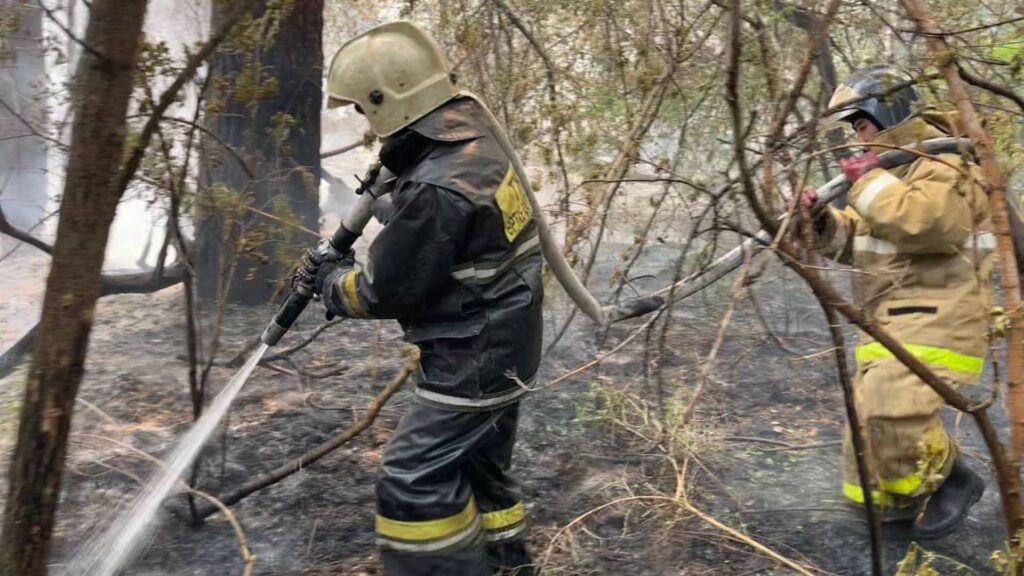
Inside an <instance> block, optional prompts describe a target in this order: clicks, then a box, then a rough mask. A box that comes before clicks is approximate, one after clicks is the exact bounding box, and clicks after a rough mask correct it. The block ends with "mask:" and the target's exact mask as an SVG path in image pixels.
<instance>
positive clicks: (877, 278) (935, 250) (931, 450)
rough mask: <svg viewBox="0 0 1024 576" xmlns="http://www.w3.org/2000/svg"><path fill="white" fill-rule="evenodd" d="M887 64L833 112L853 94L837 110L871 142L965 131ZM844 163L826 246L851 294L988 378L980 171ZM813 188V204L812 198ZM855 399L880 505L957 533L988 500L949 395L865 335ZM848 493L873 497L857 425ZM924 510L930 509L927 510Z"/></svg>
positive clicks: (822, 228) (934, 360)
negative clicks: (961, 443) (955, 432)
mask: <svg viewBox="0 0 1024 576" xmlns="http://www.w3.org/2000/svg"><path fill="white" fill-rule="evenodd" d="M903 81H904V77H902V76H901V75H900V74H899V73H898V72H897V71H896V70H894V69H893V68H892V67H890V66H885V65H879V66H872V67H869V68H865V69H861V70H858V71H856V72H855V73H854V74H852V75H851V77H850V78H849V79H848V80H846V81H845V82H844V83H843V84H842V85H841V86H840V87H839V88H838V89H837V90H836V92H835V94H834V95H833V97H832V101H831V102H830V103H829V108H837V107H840V106H842V105H843V104H845V103H847V102H850V105H849V106H848V107H846V108H844V109H842V110H841V111H840V112H839V113H837V116H838V117H840V118H842V119H843V120H845V121H848V122H849V123H850V124H851V125H852V127H853V129H854V130H855V131H856V132H857V136H858V140H859V141H860V142H863V143H872V144H882V145H888V146H912V145H914V144H915V143H917V142H920V141H922V140H927V139H931V138H939V137H945V136H950V135H952V134H953V133H954V132H956V130H955V127H954V122H955V117H954V116H953V115H949V114H941V113H938V112H935V111H929V110H928V109H925V110H923V111H920V112H917V113H915V112H914V109H913V106H912V103H913V102H915V101H917V100H918V98H917V94H916V92H915V91H914V89H913V88H912V87H910V86H908V87H906V88H903V89H901V90H897V91H896V92H894V93H892V94H888V95H886V96H885V97H880V98H866V99H865V98H864V96H866V95H868V94H880V93H885V92H892V89H891V88H890V87H891V86H894V85H895V84H896V83H898V82H903ZM868 149H869V151H868V152H867V153H865V154H863V155H861V156H860V157H857V158H853V159H847V160H844V161H841V166H842V169H843V172H844V174H845V175H846V177H847V180H849V181H850V182H851V183H852V187H851V189H850V191H849V194H848V196H847V201H848V206H847V207H846V209H845V210H842V211H840V210H836V209H834V208H830V209H829V210H828V211H826V212H824V213H823V214H822V215H821V216H819V217H818V220H817V228H818V230H819V233H820V234H819V237H820V241H821V245H820V247H821V253H822V254H823V255H824V256H827V257H829V258H833V259H835V260H837V261H839V262H842V263H845V264H850V265H852V266H853V268H854V269H855V272H854V273H853V274H852V285H853V293H854V294H853V295H854V300H855V302H856V303H857V304H858V305H859V306H861V307H862V308H863V309H864V311H865V313H866V314H867V315H868V317H870V318H873V319H874V321H875V322H877V323H878V325H879V326H880V327H882V328H884V329H885V330H886V331H888V332H889V333H890V334H892V335H893V336H895V337H896V338H897V339H898V340H899V341H900V343H901V344H903V346H904V347H906V348H907V350H908V351H909V352H910V353H912V354H914V355H915V356H916V357H917V358H919V359H920V360H921V361H923V362H924V363H925V364H927V365H928V367H929V368H931V369H932V370H934V371H935V372H936V373H937V374H938V375H939V376H941V377H943V378H944V379H946V380H947V381H948V382H951V383H953V384H954V385H959V384H970V383H975V382H977V381H978V380H979V378H980V376H981V372H982V366H983V364H984V356H985V353H986V349H987V338H986V333H987V328H988V324H987V321H986V312H987V310H988V308H989V306H990V302H991V274H992V266H993V252H994V249H995V237H994V236H993V234H992V233H991V222H990V212H989V202H988V197H987V196H986V194H985V191H984V189H983V188H982V186H981V184H980V182H981V180H980V170H979V168H978V166H977V165H975V164H974V163H973V162H972V161H971V160H970V159H969V158H967V157H966V156H962V155H959V154H941V155H939V156H937V157H934V158H925V157H920V158H918V159H917V160H915V161H914V162H912V163H909V164H905V165H902V166H898V167H896V168H892V169H889V170H886V169H883V168H880V167H878V159H877V154H876V151H877V152H883V151H884V150H885V149H886V148H885V147H884V146H868ZM813 197H814V193H813V191H809V192H806V193H805V195H804V200H805V201H808V200H813ZM855 358H856V360H857V374H856V378H855V382H854V398H855V402H856V407H857V411H858V414H859V416H860V420H861V424H862V426H863V429H864V433H865V438H866V440H867V452H868V457H869V459H870V463H871V466H870V468H871V470H872V471H873V475H874V478H872V485H873V486H874V493H873V494H872V497H873V499H874V502H875V503H876V504H877V505H878V506H879V508H881V509H882V511H883V514H884V516H883V517H884V518H885V519H887V520H893V521H899V520H909V519H913V518H916V522H915V532H916V534H917V535H918V537H920V538H922V539H932V538H940V537H943V536H946V535H948V534H950V533H952V532H953V531H955V530H956V529H957V528H958V527H959V525H960V524H961V523H962V522H963V520H964V519H965V518H966V517H967V514H968V511H969V510H970V508H971V506H973V504H974V503H975V502H977V501H978V500H979V499H980V498H981V494H982V492H983V490H984V483H983V482H982V480H981V478H980V477H979V476H978V475H977V474H975V473H974V472H973V471H972V470H971V469H970V468H968V467H967V465H966V463H965V462H964V461H963V459H962V458H961V457H960V455H959V452H958V449H957V446H956V444H955V442H954V441H953V440H952V439H951V438H950V436H949V435H948V433H947V432H946V430H945V429H944V427H943V424H942V421H941V420H940V418H939V412H940V411H941V409H942V407H943V404H944V402H943V400H942V398H941V397H940V396H939V395H938V394H936V393H935V392H934V391H933V390H932V389H931V388H929V387H928V385H926V384H925V383H924V382H922V381H921V380H920V379H919V378H918V377H917V376H915V375H914V374H913V373H912V372H911V371H910V370H909V369H908V368H907V367H905V366H904V365H903V364H901V363H900V362H899V361H897V360H895V359H894V358H893V355H892V354H891V353H890V352H889V351H888V350H886V348H885V347H884V346H882V345H881V344H880V343H878V342H875V341H874V340H873V339H871V338H870V337H868V336H867V335H866V334H863V333H861V334H860V341H859V342H858V345H857V347H856V349H855ZM843 456H844V462H843V493H844V495H845V496H846V498H848V499H849V500H852V501H853V502H855V503H858V504H861V505H862V504H863V503H864V494H863V491H862V489H861V486H860V482H859V480H858V475H857V466H856V460H855V458H854V453H853V447H852V443H851V440H850V430H849V427H847V431H846V438H845V441H844V445H843ZM922 507H923V510H922Z"/></svg>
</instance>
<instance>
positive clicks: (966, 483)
mask: <svg viewBox="0 0 1024 576" xmlns="http://www.w3.org/2000/svg"><path fill="white" fill-rule="evenodd" d="M983 492H985V481H984V480H982V479H981V477H980V476H978V475H977V474H975V473H974V471H973V470H971V469H970V468H968V467H967V464H965V463H964V461H963V459H962V458H957V459H956V462H954V463H953V469H952V471H950V473H949V477H947V478H946V481H945V482H943V483H942V485H941V486H939V489H938V490H936V491H935V493H934V494H932V496H931V498H929V499H928V503H927V504H925V508H924V514H922V515H921V517H920V518H918V520H917V522H916V523H915V525H914V534H915V535H916V536H917V537H918V538H920V539H922V540H936V539H938V538H943V537H945V536H949V535H950V534H952V533H953V532H955V531H956V529H957V528H959V527H960V525H961V524H962V523H963V521H964V520H966V519H967V514H968V513H969V512H970V510H971V506H974V505H975V504H976V503H977V502H978V500H981V495H982V493H983Z"/></svg>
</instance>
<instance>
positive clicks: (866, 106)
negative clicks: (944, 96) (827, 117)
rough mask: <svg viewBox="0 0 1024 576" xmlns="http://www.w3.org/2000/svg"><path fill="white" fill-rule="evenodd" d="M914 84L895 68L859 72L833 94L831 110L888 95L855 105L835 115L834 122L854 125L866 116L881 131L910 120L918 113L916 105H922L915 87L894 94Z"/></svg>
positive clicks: (886, 66) (869, 69) (855, 72)
mask: <svg viewBox="0 0 1024 576" xmlns="http://www.w3.org/2000/svg"><path fill="white" fill-rule="evenodd" d="M910 80H911V78H910V77H909V76H907V75H906V74H904V73H902V72H900V71H899V69H898V68H896V67H895V66H892V65H891V64H875V65H874V66H868V67H867V68H860V69H858V70H855V71H854V72H853V74H851V75H850V77H849V78H847V79H846V80H844V81H843V83H842V84H840V85H839V87H838V88H836V91H835V92H833V93H832V99H831V100H829V102H828V107H829V108H837V107H841V106H842V105H843V103H845V102H851V101H852V100H857V99H858V98H862V97H863V96H867V95H868V94H884V95H883V96H879V97H875V98H865V99H863V100H859V101H856V102H852V103H851V104H850V106H849V107H847V108H843V109H841V110H839V111H838V112H836V113H835V114H833V115H832V119H834V120H846V121H848V122H853V121H854V120H855V119H856V118H857V116H860V115H862V114H866V115H867V116H868V117H869V118H870V119H871V120H873V121H874V122H875V124H877V125H878V127H879V129H881V130H886V129H888V128H892V127H893V126H895V125H897V124H899V123H900V122H903V121H904V120H906V119H907V118H910V116H911V115H913V114H914V111H915V110H914V106H913V103H914V102H918V101H920V98H918V96H917V90H915V89H914V87H913V86H912V85H909V84H908V85H906V86H904V87H902V88H899V89H898V90H895V91H894V90H893V88H894V87H895V86H897V85H899V84H905V83H907V82H908V81H910Z"/></svg>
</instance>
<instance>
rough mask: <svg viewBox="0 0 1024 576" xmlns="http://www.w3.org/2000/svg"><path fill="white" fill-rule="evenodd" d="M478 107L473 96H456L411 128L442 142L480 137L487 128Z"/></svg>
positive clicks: (414, 123) (413, 124) (410, 128)
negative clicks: (481, 119)
mask: <svg viewBox="0 0 1024 576" xmlns="http://www.w3.org/2000/svg"><path fill="white" fill-rule="evenodd" d="M476 107H477V104H476V102H474V101H473V100H472V99H471V98H466V97H458V98H454V99H452V100H449V101H447V102H445V103H444V104H442V105H441V106H439V107H437V108H435V109H434V110H433V111H432V112H430V113H429V114H427V115H426V116H424V117H423V118H420V119H419V120H417V121H415V122H413V123H412V124H410V125H409V130H412V131H414V132H416V133H418V134H420V135H422V136H425V137H427V138H430V139H431V140H436V141H440V142H462V141H465V140H473V139H474V138H479V137H481V136H483V135H484V134H486V133H487V130H486V128H485V127H484V125H483V123H482V122H481V121H480V111H479V110H477V108H476Z"/></svg>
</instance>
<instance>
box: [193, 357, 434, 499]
mask: <svg viewBox="0 0 1024 576" xmlns="http://www.w3.org/2000/svg"><path fill="white" fill-rule="evenodd" d="M418 361H419V356H418V352H416V350H415V349H413V348H409V349H407V352H406V362H405V366H403V367H402V370H401V371H400V372H399V373H398V374H396V375H395V377H394V378H393V379H392V380H391V382H390V383H388V385H387V387H386V388H384V390H382V391H381V393H380V394H378V395H377V397H376V398H374V399H373V402H371V403H370V405H369V406H368V407H367V408H366V415H365V416H363V419H362V420H360V421H359V422H356V423H354V424H352V425H351V426H349V427H348V428H346V429H345V431H344V432H342V433H340V434H338V435H336V436H334V437H332V438H330V439H329V440H327V441H326V442H324V443H322V444H320V445H319V446H317V447H316V448H313V449H312V450H309V451H308V452H306V453H304V454H302V455H301V456H299V457H297V458H293V459H292V460H289V461H288V462H285V463H284V464H282V465H280V466H278V467H277V468H274V469H273V470H270V471H269V472H264V473H263V474H260V475H259V476H257V477H255V478H253V479H252V480H250V481H248V482H246V483H245V484H243V485H242V486H240V487H238V488H237V489H235V490H233V491H231V492H228V493H226V494H222V495H220V496H218V499H219V500H220V501H221V502H223V503H224V505H225V506H231V505H233V504H236V503H237V502H239V501H240V500H242V499H243V498H245V497H246V496H249V495H250V494H252V493H253V492H257V491H259V490H262V489H263V488H266V487H267V486H271V485H273V484H276V483H278V482H280V481H281V480H282V479H284V478H287V477H288V476H291V475H292V474H294V473H296V472H298V471H300V470H302V469H303V468H305V467H307V466H309V465H310V464H312V463H314V462H316V461H317V460H319V459H321V458H323V457H324V456H326V455H328V454H330V453H331V452H333V451H334V450H336V449H337V448H338V447H340V446H342V445H343V444H345V443H346V442H348V441H349V440H351V439H353V438H355V437H356V436H358V435H359V434H360V433H362V432H363V431H364V430H366V429H367V428H369V427H370V426H371V425H372V424H373V422H374V421H375V420H376V419H377V415H378V414H380V410H381V408H383V407H384V404H386V403H387V402H388V400H390V399H391V396H393V395H394V393H395V392H397V391H398V389H399V388H401V387H402V384H404V383H405V381H406V379H408V378H409V375H410V374H412V373H413V371H414V370H416V366H417V363H418ZM217 511H218V508H217V507H215V506H212V505H209V504H207V505H204V506H199V507H197V508H196V516H197V517H198V518H200V519H202V518H206V517H208V516H210V515H212V514H214V513H216V512H217Z"/></svg>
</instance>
